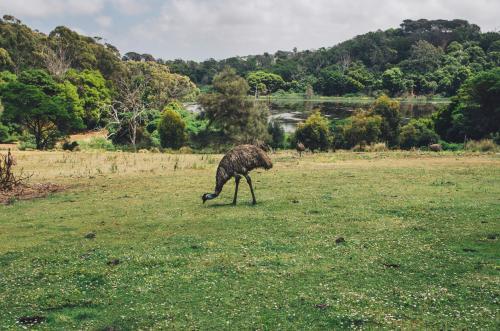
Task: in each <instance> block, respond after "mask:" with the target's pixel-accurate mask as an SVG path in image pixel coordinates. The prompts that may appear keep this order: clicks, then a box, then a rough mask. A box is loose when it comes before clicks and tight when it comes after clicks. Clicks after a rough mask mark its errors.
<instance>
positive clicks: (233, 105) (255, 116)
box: [200, 68, 269, 143]
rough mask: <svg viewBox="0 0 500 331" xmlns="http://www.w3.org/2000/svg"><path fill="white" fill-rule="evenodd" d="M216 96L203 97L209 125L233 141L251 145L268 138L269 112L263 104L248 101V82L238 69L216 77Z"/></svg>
mask: <svg viewBox="0 0 500 331" xmlns="http://www.w3.org/2000/svg"><path fill="white" fill-rule="evenodd" d="M213 88H214V92H213V93H208V94H205V95H202V96H201V98H200V103H201V105H202V106H203V114H204V116H205V117H206V118H207V119H208V120H209V126H212V125H213V126H215V127H216V128H217V129H219V130H220V131H221V132H222V134H223V135H224V136H226V137H227V138H228V139H230V140H231V141H232V142H237V143H251V142H257V141H260V142H262V141H265V140H266V138H267V135H268V133H267V118H268V115H269V110H268V109H267V107H265V105H264V104H262V103H257V102H252V101H249V100H247V94H248V91H249V89H250V87H249V86H248V83H247V82H246V81H245V79H243V78H242V77H240V76H238V75H237V74H236V72H235V70H234V69H232V68H225V69H224V70H223V71H222V72H221V73H220V74H218V75H217V76H215V78H214V81H213Z"/></svg>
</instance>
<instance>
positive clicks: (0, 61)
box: [0, 48, 14, 71]
mask: <svg viewBox="0 0 500 331" xmlns="http://www.w3.org/2000/svg"><path fill="white" fill-rule="evenodd" d="M13 67H14V62H12V59H11V58H10V55H9V52H7V50H5V49H3V48H0V71H1V70H9V69H12V68H13Z"/></svg>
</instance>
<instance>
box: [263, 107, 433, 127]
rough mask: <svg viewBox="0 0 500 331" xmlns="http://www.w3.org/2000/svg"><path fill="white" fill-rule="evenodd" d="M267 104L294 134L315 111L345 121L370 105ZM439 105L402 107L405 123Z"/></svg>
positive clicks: (272, 116) (278, 120)
mask: <svg viewBox="0 0 500 331" xmlns="http://www.w3.org/2000/svg"><path fill="white" fill-rule="evenodd" d="M261 102H266V103H267V104H268V106H269V110H270V112H271V119H272V120H275V121H277V122H279V123H280V124H281V125H282V126H283V128H284V129H285V131H286V132H294V131H295V128H296V127H297V124H298V123H300V122H302V121H304V120H305V119H306V118H307V117H308V116H309V115H310V114H311V112H312V111H313V110H316V109H319V110H320V111H321V113H322V114H323V115H325V116H326V117H328V118H329V119H330V120H338V119H344V118H347V117H349V116H351V115H353V113H354V111H355V110H357V109H368V108H369V107H370V103H353V102H334V101H322V102H318V101H308V100H300V101H271V102H268V101H261ZM437 107H438V105H436V104H433V103H405V102H402V103H401V106H400V111H401V115H402V117H403V122H408V121H409V120H410V119H411V118H420V117H425V116H429V115H430V114H432V113H433V112H434V111H435V110H436V109H437Z"/></svg>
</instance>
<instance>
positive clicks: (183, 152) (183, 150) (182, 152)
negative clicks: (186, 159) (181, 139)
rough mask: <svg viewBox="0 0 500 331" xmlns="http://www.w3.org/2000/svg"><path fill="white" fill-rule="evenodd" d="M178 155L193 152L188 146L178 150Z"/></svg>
mask: <svg viewBox="0 0 500 331" xmlns="http://www.w3.org/2000/svg"><path fill="white" fill-rule="evenodd" d="M179 153H181V154H193V150H192V149H191V147H189V146H182V147H181V148H179Z"/></svg>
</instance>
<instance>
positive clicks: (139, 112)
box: [108, 75, 149, 150]
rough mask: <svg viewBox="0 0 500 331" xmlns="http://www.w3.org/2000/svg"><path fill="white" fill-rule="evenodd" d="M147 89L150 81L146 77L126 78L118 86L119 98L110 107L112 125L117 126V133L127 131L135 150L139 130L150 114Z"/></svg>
mask: <svg viewBox="0 0 500 331" xmlns="http://www.w3.org/2000/svg"><path fill="white" fill-rule="evenodd" d="M147 89H148V80H147V78H146V77H145V76H138V75H136V76H131V77H127V76H124V77H122V78H121V79H120V80H119V81H118V82H117V84H116V91H117V96H116V97H115V99H114V100H113V102H112V104H111V106H110V107H109V117H110V120H111V121H110V124H111V125H115V126H116V128H117V130H116V132H122V131H123V129H125V130H126V131H127V136H128V140H129V141H130V143H131V144H132V146H133V147H134V150H136V143H137V132H138V129H139V128H140V127H141V125H142V124H143V122H144V120H145V119H146V116H147V114H148V112H149V104H148V102H147V98H146V92H147ZM116 132H113V133H111V135H110V136H112V135H113V134H116ZM108 138H109V137H108Z"/></svg>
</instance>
